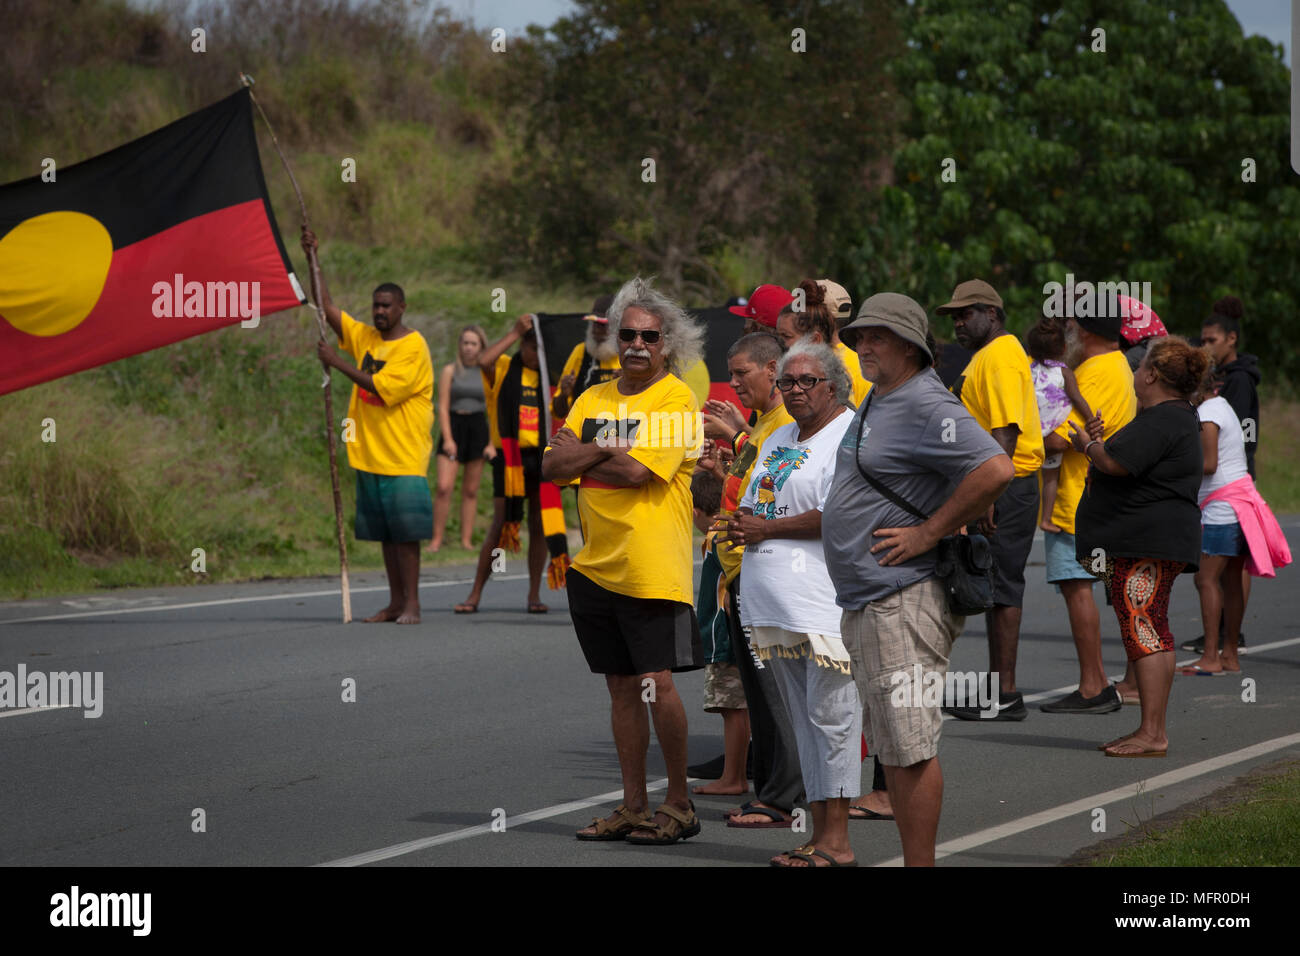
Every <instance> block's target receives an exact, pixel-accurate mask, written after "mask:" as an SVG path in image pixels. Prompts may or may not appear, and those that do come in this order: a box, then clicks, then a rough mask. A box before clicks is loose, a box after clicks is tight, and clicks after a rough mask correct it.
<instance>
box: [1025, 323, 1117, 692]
mask: <svg viewBox="0 0 1300 956" xmlns="http://www.w3.org/2000/svg"><path fill="white" fill-rule="evenodd" d="M1121 322H1122V320H1121V319H1120V317H1119V316H1118V315H1116V316H1110V317H1097V318H1091V317H1078V318H1072V319H1070V320H1069V322H1068V323H1067V325H1066V328H1067V331H1068V334H1069V339H1070V341H1069V343H1067V344H1068V345H1070V346H1072V349H1071V350H1073V348H1077V347H1080V346H1081V347H1082V354H1083V361H1082V362H1081V363H1080V364H1079V366H1078V367H1077V368H1076V369H1075V370H1074V377H1075V379H1076V380H1077V381H1078V383H1079V391H1080V392H1081V393H1082V394H1083V397H1084V399H1086V400H1087V402H1088V407H1089V408H1091V409H1092V411H1093V414H1094V415H1096V416H1098V417H1100V418H1101V420H1102V423H1103V425H1104V431H1103V437H1104V438H1109V437H1110V436H1111V435H1113V434H1115V432H1117V431H1119V430H1120V429H1121V428H1123V427H1124V426H1125V425H1127V424H1128V423H1129V422H1130V421H1132V420H1133V417H1134V416H1135V415H1136V414H1137V395H1136V393H1135V392H1134V391H1133V371H1132V369H1130V368H1129V364H1128V359H1126V358H1125V357H1124V353H1123V352H1121V351H1120V347H1119V342H1120V326H1121ZM1071 423H1073V424H1074V427H1075V428H1077V429H1078V430H1079V431H1086V430H1087V423H1086V422H1084V421H1083V420H1082V419H1081V418H1080V417H1079V413H1078V412H1076V411H1071V412H1070V417H1069V418H1067V419H1066V420H1065V421H1064V422H1062V423H1061V426H1060V427H1059V428H1058V429H1056V431H1054V432H1053V433H1052V434H1050V435H1048V436H1046V437H1045V439H1044V444H1045V446H1046V452H1047V454H1049V455H1055V454H1058V453H1060V452H1064V453H1065V458H1064V460H1063V461H1062V462H1061V477H1060V480H1059V484H1058V486H1057V490H1056V507H1055V508H1054V509H1053V510H1052V522H1053V523H1054V524H1055V525H1056V526H1057V527H1059V528H1060V529H1061V530H1060V532H1058V533H1055V534H1045V535H1044V538H1043V543H1044V546H1045V554H1046V559H1047V583H1048V584H1055V585H1057V586H1058V587H1059V588H1060V589H1061V594H1062V596H1063V597H1064V598H1065V609H1066V612H1067V613H1068V614H1069V617H1070V631H1071V633H1072V634H1073V635H1074V649H1075V652H1076V653H1077V654H1078V655H1079V689H1078V690H1075V691H1072V692H1071V693H1069V694H1067V695H1066V696H1065V697H1062V698H1061V699H1059V700H1055V701H1051V702H1049V703H1046V704H1043V705H1042V709H1043V710H1044V711H1045V712H1046V713H1049V714H1105V713H1109V712H1111V711H1115V710H1119V709H1120V707H1121V705H1122V704H1121V698H1120V693H1119V689H1117V688H1116V687H1115V686H1114V685H1112V684H1111V682H1110V680H1109V678H1107V677H1106V670H1105V667H1104V666H1103V664H1102V659H1101V621H1100V618H1099V616H1098V611H1097V602H1096V600H1095V599H1094V598H1093V595H1092V585H1093V582H1094V581H1095V580H1096V578H1095V577H1093V576H1092V575H1091V574H1089V573H1088V572H1087V571H1086V570H1085V569H1084V568H1083V567H1081V566H1080V565H1079V562H1078V560H1077V558H1076V557H1075V540H1074V531H1075V528H1074V514H1075V512H1076V511H1077V510H1078V508H1079V501H1080V499H1082V497H1083V485H1084V480H1085V479H1086V478H1087V474H1088V460H1087V459H1086V458H1085V457H1084V456H1083V455H1081V454H1080V453H1079V452H1078V451H1076V450H1075V448H1074V446H1073V445H1072V444H1070V441H1069V439H1068V438H1066V435H1067V434H1068V431H1067V429H1068V428H1069V427H1070V424H1071ZM1130 686H1131V687H1132V689H1133V690H1134V691H1136V687H1135V686H1133V685H1130Z"/></svg>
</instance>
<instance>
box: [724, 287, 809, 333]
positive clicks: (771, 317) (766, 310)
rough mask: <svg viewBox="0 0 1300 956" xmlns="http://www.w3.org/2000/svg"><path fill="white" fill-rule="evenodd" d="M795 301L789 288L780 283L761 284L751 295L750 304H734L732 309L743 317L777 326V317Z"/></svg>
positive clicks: (761, 323)
mask: <svg viewBox="0 0 1300 956" xmlns="http://www.w3.org/2000/svg"><path fill="white" fill-rule="evenodd" d="M793 301H794V296H792V295H791V294H790V290H789V289H783V288H781V287H780V286H779V285H761V286H759V287H758V288H757V289H755V290H754V294H753V295H751V296H750V297H749V304H748V305H733V306H731V309H730V311H731V312H732V313H733V314H734V315H738V316H740V317H741V318H745V319H753V320H754V321H755V322H757V323H758V324H759V325H766V326H767V327H768V328H772V329H774V328H776V317H777V316H778V315H780V314H781V310H782V309H784V308H785V307H786V306H787V305H789V304H790V303H791V302H793Z"/></svg>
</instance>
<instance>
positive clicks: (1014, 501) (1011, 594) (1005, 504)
mask: <svg viewBox="0 0 1300 956" xmlns="http://www.w3.org/2000/svg"><path fill="white" fill-rule="evenodd" d="M993 523H994V524H995V525H997V526H998V530H997V531H995V532H993V534H991V535H989V545H990V547H991V549H992V552H993V603H994V605H1002V606H1004V607H1020V606H1021V605H1022V604H1023V603H1024V598H1025V563H1026V562H1027V561H1028V560H1029V549H1030V548H1031V547H1033V544H1034V532H1035V531H1036V530H1037V528H1038V476H1037V475H1025V476H1024V477H1021V478H1013V479H1011V484H1009V485H1007V490H1006V491H1004V492H1002V495H1001V497H999V498H998V500H997V501H996V502H994V503H993Z"/></svg>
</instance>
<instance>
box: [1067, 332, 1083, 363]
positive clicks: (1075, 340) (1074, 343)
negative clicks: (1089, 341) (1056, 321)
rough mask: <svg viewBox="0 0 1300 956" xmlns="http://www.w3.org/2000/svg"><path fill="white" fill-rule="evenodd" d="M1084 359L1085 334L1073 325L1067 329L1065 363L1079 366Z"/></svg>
mask: <svg viewBox="0 0 1300 956" xmlns="http://www.w3.org/2000/svg"><path fill="white" fill-rule="evenodd" d="M1082 361H1083V336H1082V335H1080V334H1079V330H1078V329H1076V328H1074V327H1073V326H1070V327H1068V328H1067V329H1066V330H1065V364H1066V365H1068V366H1070V368H1077V367H1078V365H1079V363H1080V362H1082Z"/></svg>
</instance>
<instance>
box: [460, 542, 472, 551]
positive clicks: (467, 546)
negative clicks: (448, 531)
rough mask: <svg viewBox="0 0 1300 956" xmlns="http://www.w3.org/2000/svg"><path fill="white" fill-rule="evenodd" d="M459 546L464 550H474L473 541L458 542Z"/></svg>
mask: <svg viewBox="0 0 1300 956" xmlns="http://www.w3.org/2000/svg"><path fill="white" fill-rule="evenodd" d="M460 546H461V547H462V548H464V549H465V550H466V551H473V550H474V542H473V541H462V542H461V543H460Z"/></svg>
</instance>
